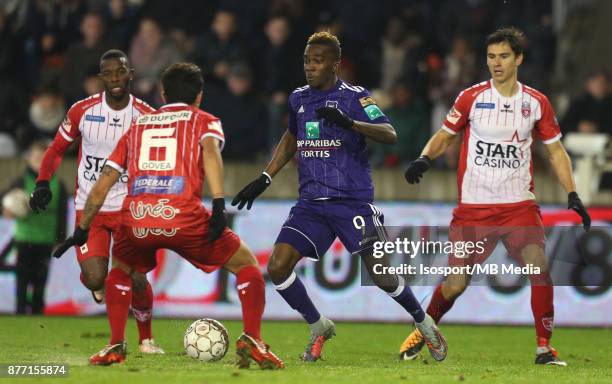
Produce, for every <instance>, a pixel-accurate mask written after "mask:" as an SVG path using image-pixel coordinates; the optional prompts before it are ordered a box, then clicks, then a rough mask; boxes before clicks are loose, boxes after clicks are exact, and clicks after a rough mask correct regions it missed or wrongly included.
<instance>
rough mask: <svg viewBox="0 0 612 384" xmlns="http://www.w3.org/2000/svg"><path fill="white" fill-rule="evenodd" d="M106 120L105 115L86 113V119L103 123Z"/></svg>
mask: <svg viewBox="0 0 612 384" xmlns="http://www.w3.org/2000/svg"><path fill="white" fill-rule="evenodd" d="M105 120H106V117H104V116H96V115H85V121H93V122H95V123H103V122H104V121H105Z"/></svg>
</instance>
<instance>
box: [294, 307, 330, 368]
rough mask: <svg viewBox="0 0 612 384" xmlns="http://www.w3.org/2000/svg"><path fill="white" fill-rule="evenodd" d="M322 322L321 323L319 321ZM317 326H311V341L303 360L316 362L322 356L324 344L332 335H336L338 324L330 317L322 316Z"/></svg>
mask: <svg viewBox="0 0 612 384" xmlns="http://www.w3.org/2000/svg"><path fill="white" fill-rule="evenodd" d="M319 322H320V323H319ZM317 323H319V324H316V326H315V327H313V328H311V332H310V342H309V343H308V345H307V346H306V350H305V351H304V354H303V355H302V360H304V361H308V362H315V361H317V360H319V359H320V358H321V353H322V352H323V345H324V344H325V342H326V341H327V340H329V339H331V338H332V337H334V336H336V325H335V324H334V322H333V321H331V320H330V319H328V318H326V317H323V316H321V319H319V321H318V322H317Z"/></svg>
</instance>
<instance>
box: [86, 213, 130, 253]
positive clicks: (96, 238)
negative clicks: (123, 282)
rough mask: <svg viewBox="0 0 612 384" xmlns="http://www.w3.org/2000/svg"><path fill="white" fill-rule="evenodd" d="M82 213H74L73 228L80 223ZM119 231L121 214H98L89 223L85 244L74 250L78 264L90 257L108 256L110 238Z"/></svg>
mask: <svg viewBox="0 0 612 384" xmlns="http://www.w3.org/2000/svg"><path fill="white" fill-rule="evenodd" d="M82 214H83V211H77V212H76V222H75V227H76V226H77V225H79V222H80V221H81V215H82ZM120 229H121V212H108V213H104V212H102V213H98V214H97V215H96V217H94V219H93V221H92V222H91V227H90V228H89V237H88V239H87V243H85V244H83V245H82V246H80V247H75V248H76V254H77V260H78V261H79V263H82V262H83V261H85V260H87V259H89V258H91V257H99V256H102V257H105V258H107V259H108V257H109V255H110V247H111V236H112V237H113V238H114V237H115V236H116V234H117V233H118V232H119V230H120Z"/></svg>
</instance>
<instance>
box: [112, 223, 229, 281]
mask: <svg viewBox="0 0 612 384" xmlns="http://www.w3.org/2000/svg"><path fill="white" fill-rule="evenodd" d="M207 233H208V225H207V224H206V225H202V224H199V225H197V226H192V227H185V228H179V229H174V228H167V229H159V228H134V227H128V226H122V227H121V231H120V232H119V233H118V234H117V235H116V236H115V238H114V239H115V243H114V245H113V257H114V258H116V259H117V260H119V261H121V262H123V263H124V264H127V265H128V266H130V267H132V268H134V269H135V270H137V271H138V272H142V273H147V272H149V271H151V270H153V269H154V268H155V266H156V265H157V260H156V258H155V253H156V251H157V250H158V249H160V248H165V249H170V250H172V251H174V252H176V253H178V254H179V255H180V256H181V257H182V258H184V259H185V260H187V261H189V262H190V263H191V264H193V265H194V266H195V267H196V268H199V269H201V270H202V271H204V272H206V273H210V272H213V271H215V270H217V269H219V268H220V267H222V266H223V265H225V264H226V263H227V262H228V261H229V259H230V258H231V257H232V256H233V255H234V253H236V251H237V250H238V248H239V247H240V238H239V237H238V235H236V234H235V233H234V232H233V231H231V230H230V229H229V228H225V231H223V234H222V235H221V237H219V238H218V239H217V240H215V241H214V242H212V243H211V242H210V241H208V240H207V239H206V236H207Z"/></svg>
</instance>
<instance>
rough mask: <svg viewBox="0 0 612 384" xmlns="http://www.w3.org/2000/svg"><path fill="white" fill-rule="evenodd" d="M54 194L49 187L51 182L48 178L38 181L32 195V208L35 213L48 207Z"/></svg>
mask: <svg viewBox="0 0 612 384" xmlns="http://www.w3.org/2000/svg"><path fill="white" fill-rule="evenodd" d="M52 197H53V194H52V193H51V189H49V182H48V181H47V180H41V181H39V182H37V183H36V188H34V191H33V192H32V194H31V195H30V208H32V211H34V212H35V213H39V212H41V211H44V210H45V209H47V205H48V204H49V203H50V202H51V198H52Z"/></svg>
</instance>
